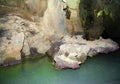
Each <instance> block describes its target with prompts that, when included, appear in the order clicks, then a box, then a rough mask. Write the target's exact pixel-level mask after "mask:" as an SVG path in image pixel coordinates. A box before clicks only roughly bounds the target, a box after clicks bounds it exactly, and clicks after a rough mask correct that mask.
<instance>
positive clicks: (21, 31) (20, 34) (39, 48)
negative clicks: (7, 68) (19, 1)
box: [0, 0, 67, 65]
mask: <svg viewBox="0 0 120 84" xmlns="http://www.w3.org/2000/svg"><path fill="white" fill-rule="evenodd" d="M28 1H30V0H28ZM36 1H38V0H36ZM39 1H40V0H39ZM46 1H47V8H46V10H44V15H43V17H39V16H37V15H36V16H34V15H32V16H31V18H33V21H31V20H27V19H25V18H23V17H21V16H19V15H18V14H13V13H10V14H7V15H6V16H4V17H3V18H0V64H6V65H11V64H13V63H16V62H14V61H16V60H21V56H25V57H30V56H44V55H45V54H46V52H47V51H48V49H49V48H50V47H51V42H52V41H57V40H58V39H60V38H61V37H63V36H64V35H66V34H67V30H66V24H65V16H64V11H63V9H62V6H61V2H60V1H59V0H46ZM43 3H46V2H44V0H43ZM36 4H37V3H36ZM39 5H40V4H39ZM34 6H36V5H35V4H34ZM37 6H38V5H37ZM32 7H33V6H32ZM33 8H34V7H33ZM33 8H31V9H33ZM37 8H39V7H37ZM11 62H13V63H11Z"/></svg>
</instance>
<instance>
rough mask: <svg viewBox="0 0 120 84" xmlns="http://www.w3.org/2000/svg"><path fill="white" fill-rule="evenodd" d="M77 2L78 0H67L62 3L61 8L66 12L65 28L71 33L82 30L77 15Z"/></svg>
mask: <svg viewBox="0 0 120 84" xmlns="http://www.w3.org/2000/svg"><path fill="white" fill-rule="evenodd" d="M79 3H80V0H74V1H73V0H67V1H66V2H65V3H64V5H63V9H64V11H65V12H66V14H65V15H66V24H67V29H68V32H69V33H70V34H72V35H74V34H78V33H82V32H83V29H82V26H81V22H80V17H79V12H80V10H79Z"/></svg>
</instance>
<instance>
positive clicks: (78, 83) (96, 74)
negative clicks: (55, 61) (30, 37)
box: [0, 51, 120, 84]
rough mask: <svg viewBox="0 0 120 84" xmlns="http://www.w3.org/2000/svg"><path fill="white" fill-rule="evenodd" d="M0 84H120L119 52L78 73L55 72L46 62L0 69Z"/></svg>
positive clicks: (90, 60)
mask: <svg viewBox="0 0 120 84" xmlns="http://www.w3.org/2000/svg"><path fill="white" fill-rule="evenodd" d="M0 84H120V51H117V52H114V53H111V54H108V55H106V54H100V55H98V56H96V57H94V58H88V60H87V61H86V62H85V63H84V64H82V65H81V67H80V68H79V69H76V70H72V69H63V70H56V69H55V68H54V67H53V66H52V64H51V62H49V60H48V58H47V57H46V58H42V59H34V60H26V61H23V63H21V64H18V65H15V66H12V67H7V68H0Z"/></svg>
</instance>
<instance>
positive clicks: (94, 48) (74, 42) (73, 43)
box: [53, 35, 119, 69]
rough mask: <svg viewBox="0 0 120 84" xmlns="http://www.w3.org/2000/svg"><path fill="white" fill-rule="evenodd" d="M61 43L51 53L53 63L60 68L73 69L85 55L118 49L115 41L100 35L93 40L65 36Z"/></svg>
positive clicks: (85, 57)
mask: <svg viewBox="0 0 120 84" xmlns="http://www.w3.org/2000/svg"><path fill="white" fill-rule="evenodd" d="M61 43H62V44H61V45H59V48H58V49H59V50H58V51H56V52H55V53H54V54H53V56H54V57H53V58H54V61H55V65H56V66H58V67H60V68H73V69H75V68H78V67H79V65H80V64H81V63H83V62H84V61H85V60H86V59H87V56H90V57H93V56H95V55H96V54H98V53H106V54H107V53H109V52H113V51H115V50H117V49H119V46H118V44H117V43H116V42H114V41H112V40H111V39H103V38H102V37H101V38H99V39H98V40H95V41H86V40H84V39H83V38H82V36H80V35H78V36H72V37H70V36H65V37H64V38H63V39H62V40H61ZM54 48H56V47H54ZM53 50H56V49H53Z"/></svg>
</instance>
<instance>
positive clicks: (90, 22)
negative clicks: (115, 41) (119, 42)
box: [79, 0, 120, 40]
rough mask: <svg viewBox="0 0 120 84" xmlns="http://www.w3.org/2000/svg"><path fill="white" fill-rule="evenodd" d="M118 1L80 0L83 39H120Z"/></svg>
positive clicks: (119, 2) (119, 6)
mask: <svg viewBox="0 0 120 84" xmlns="http://www.w3.org/2000/svg"><path fill="white" fill-rule="evenodd" d="M119 9H120V1H119V0H89V1H87V0H81V1H80V5H79V10H80V20H81V24H82V28H83V30H84V38H85V39H88V40H95V39H97V38H99V37H100V36H101V35H102V36H103V37H110V38H120V33H119V32H120V26H119V23H120V21H119V19H120V15H119V13H120V10H119Z"/></svg>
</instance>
